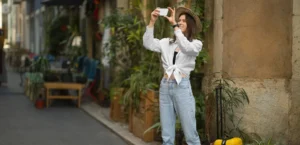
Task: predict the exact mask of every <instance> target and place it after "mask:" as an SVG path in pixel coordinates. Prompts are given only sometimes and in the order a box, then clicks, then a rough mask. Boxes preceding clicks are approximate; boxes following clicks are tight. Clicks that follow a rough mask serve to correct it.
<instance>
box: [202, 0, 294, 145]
mask: <svg viewBox="0 0 300 145" xmlns="http://www.w3.org/2000/svg"><path fill="white" fill-rule="evenodd" d="M214 2H215V3H214V22H213V26H212V27H213V29H214V31H213V33H214V36H213V38H211V39H213V42H211V41H208V42H210V43H213V44H212V45H210V44H209V45H208V46H211V47H213V48H212V49H213V50H211V51H212V52H213V54H212V55H213V59H212V60H213V64H212V66H211V68H212V70H213V72H223V76H226V77H230V78H232V79H233V80H234V81H235V82H236V86H237V87H241V88H244V89H245V90H246V92H247V93H248V97H249V99H250V104H249V105H245V107H242V108H240V109H239V110H237V111H236V113H237V115H238V116H239V117H243V119H242V122H241V124H240V127H241V128H242V129H245V131H247V132H249V133H257V134H258V135H260V136H261V137H263V138H264V139H268V138H270V137H272V138H273V139H274V140H276V141H277V142H278V143H280V144H288V136H289V134H288V133H289V129H290V128H291V127H290V126H289V110H290V105H289V104H290V103H291V100H290V98H291V83H290V78H291V76H292V74H293V67H294V65H293V64H292V61H291V60H292V53H293V52H292V17H291V16H292V15H291V14H292V5H293V3H292V0H264V1H260V0H253V1H249V0H215V1H214ZM219 77H220V76H219ZM298 102H299V101H298ZM298 134H299V133H298Z"/></svg>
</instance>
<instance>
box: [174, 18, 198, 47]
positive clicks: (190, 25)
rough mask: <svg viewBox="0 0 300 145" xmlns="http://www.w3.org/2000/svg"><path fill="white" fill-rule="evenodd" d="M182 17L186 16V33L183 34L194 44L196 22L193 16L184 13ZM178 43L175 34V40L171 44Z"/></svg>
mask: <svg viewBox="0 0 300 145" xmlns="http://www.w3.org/2000/svg"><path fill="white" fill-rule="evenodd" d="M182 15H185V21H186V25H187V26H186V31H185V32H184V33H183V34H184V36H185V37H186V38H187V39H188V40H189V41H190V42H192V41H193V39H194V38H195V35H196V22H195V20H194V18H193V17H192V16H190V15H189V14H187V13H182V14H180V15H179V17H181V16H182ZM175 41H176V36H175V34H174V36H173V39H172V40H171V41H170V42H171V43H174V42H175Z"/></svg>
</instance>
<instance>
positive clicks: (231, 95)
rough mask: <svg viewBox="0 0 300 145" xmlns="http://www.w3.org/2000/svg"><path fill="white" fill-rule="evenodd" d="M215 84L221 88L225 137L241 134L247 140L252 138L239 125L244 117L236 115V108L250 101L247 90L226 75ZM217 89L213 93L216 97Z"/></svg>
mask: <svg viewBox="0 0 300 145" xmlns="http://www.w3.org/2000/svg"><path fill="white" fill-rule="evenodd" d="M213 85H214V86H215V87H213V88H216V87H219V88H221V95H222V105H223V106H222V107H223V114H224V116H225V117H223V118H221V119H222V120H223V122H224V128H225V130H224V134H225V137H228V138H231V137H235V136H239V137H241V138H243V140H245V141H247V140H250V136H249V135H248V134H247V133H246V132H245V131H243V129H241V128H240V126H239V124H240V122H241V120H242V118H237V116H236V115H235V110H236V109H237V108H239V107H241V106H244V105H245V103H247V104H249V103H250V101H249V98H248V95H247V93H246V91H245V90H244V89H243V88H238V87H236V86H235V82H234V81H233V80H231V79H229V78H225V77H222V78H220V79H216V80H215V81H214V83H213ZM215 91H216V90H213V91H212V93H213V94H214V96H215V97H216V94H215ZM226 119H229V121H230V123H231V125H230V124H229V123H227V122H226Z"/></svg>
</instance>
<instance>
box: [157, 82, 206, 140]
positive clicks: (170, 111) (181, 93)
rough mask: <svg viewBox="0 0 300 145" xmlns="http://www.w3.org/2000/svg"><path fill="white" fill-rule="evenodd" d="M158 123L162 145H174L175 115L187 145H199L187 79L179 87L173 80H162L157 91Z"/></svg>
mask: <svg viewBox="0 0 300 145" xmlns="http://www.w3.org/2000/svg"><path fill="white" fill-rule="evenodd" d="M159 105H160V108H159V109H160V122H161V127H162V139H163V145H174V140H175V124H176V115H177V116H178V117H179V119H180V122H181V127H182V129H183V132H184V136H185V140H186V142H187V144H188V145H200V138H199V135H198V132H197V129H196V118H195V99H194V96H193V93H192V89H191V83H190V80H189V78H183V79H182V80H181V82H180V83H179V85H177V83H176V81H175V80H167V79H166V78H163V79H162V80H161V83H160V90H159Z"/></svg>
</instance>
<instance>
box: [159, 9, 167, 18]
mask: <svg viewBox="0 0 300 145" xmlns="http://www.w3.org/2000/svg"><path fill="white" fill-rule="evenodd" d="M168 11H169V10H168V9H167V8H160V9H159V15H160V16H166V15H167V14H168Z"/></svg>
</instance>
